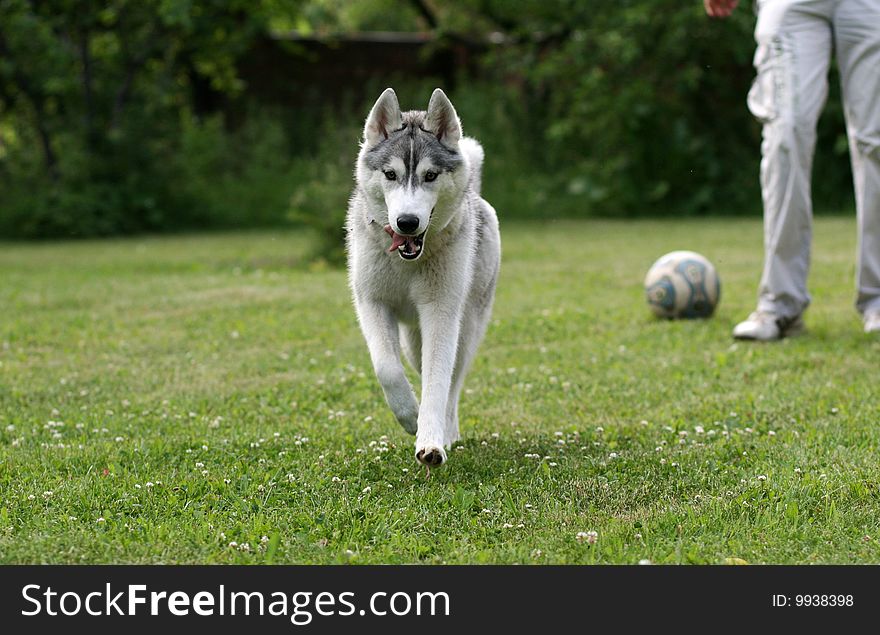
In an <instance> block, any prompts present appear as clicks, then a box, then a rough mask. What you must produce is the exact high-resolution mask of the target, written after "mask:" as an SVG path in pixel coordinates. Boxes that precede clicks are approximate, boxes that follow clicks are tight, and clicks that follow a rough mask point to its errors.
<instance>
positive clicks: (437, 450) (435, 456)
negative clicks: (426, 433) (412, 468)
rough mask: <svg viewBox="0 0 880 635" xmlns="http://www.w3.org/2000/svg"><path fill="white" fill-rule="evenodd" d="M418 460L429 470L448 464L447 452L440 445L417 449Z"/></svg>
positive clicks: (429, 445)
mask: <svg viewBox="0 0 880 635" xmlns="http://www.w3.org/2000/svg"><path fill="white" fill-rule="evenodd" d="M416 459H417V460H418V461H419V463H421V464H422V465H426V466H427V467H428V468H432V467H440V466H441V465H443V464H444V463H446V450H444V449H443V448H442V447H441V446H439V445H431V444H428V445H425V446H421V447H416Z"/></svg>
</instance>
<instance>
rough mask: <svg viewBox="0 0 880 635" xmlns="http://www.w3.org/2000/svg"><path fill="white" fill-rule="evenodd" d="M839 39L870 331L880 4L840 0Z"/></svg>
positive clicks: (879, 134) (877, 251)
mask: <svg viewBox="0 0 880 635" xmlns="http://www.w3.org/2000/svg"><path fill="white" fill-rule="evenodd" d="M834 39H835V48H836V53H837V60H838V64H839V66H840V80H841V86H842V88H843V100H844V110H845V113H846V124H847V126H846V127H847V133H848V136H849V146H850V156H851V158H852V169H853V181H854V184H855V191H856V213H857V215H858V226H859V253H858V267H857V274H856V278H857V279H856V283H857V285H858V297H857V300H856V307H857V308H858V310H859V311H860V312H862V313H863V314H864V315H865V318H866V322H865V326H866V328H867V327H869V326H870V325H869V323H868V319H869V318H870V317H872V316H870V315H869V314H873V313H875V312H880V0H841V1H840V2H839V4H838V6H837V10H836V12H835V14H834ZM878 328H880V326H878ZM872 330H873V329H872Z"/></svg>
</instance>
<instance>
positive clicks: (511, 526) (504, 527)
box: [501, 523, 513, 529]
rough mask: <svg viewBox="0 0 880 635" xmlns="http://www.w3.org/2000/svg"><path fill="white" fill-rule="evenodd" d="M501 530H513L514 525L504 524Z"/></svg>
mask: <svg viewBox="0 0 880 635" xmlns="http://www.w3.org/2000/svg"><path fill="white" fill-rule="evenodd" d="M501 528H502V529H513V525H511V524H510V523H504V524H503V525H501Z"/></svg>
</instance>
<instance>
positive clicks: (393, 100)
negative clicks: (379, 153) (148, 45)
mask: <svg viewBox="0 0 880 635" xmlns="http://www.w3.org/2000/svg"><path fill="white" fill-rule="evenodd" d="M402 125H403V119H402V118H401V116H400V104H399V103H397V94H396V93H395V92H394V89H393V88H386V89H385V92H383V93H382V94H381V95H380V96H379V99H377V100H376V103H375V104H374V105H373V109H372V110H371V111H370V115H369V116H368V117H367V123H366V125H365V126H364V141H365V142H366V145H367V147H368V148H372V147H374V146H376V145H378V144H379V143H381V142H382V141H384V140H385V139H387V138H388V135H389V134H390V133H391V132H393V131H394V130H398V129H399V128H400V127H401V126H402Z"/></svg>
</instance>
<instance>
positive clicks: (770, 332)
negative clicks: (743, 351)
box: [733, 311, 880, 342]
mask: <svg viewBox="0 0 880 635" xmlns="http://www.w3.org/2000/svg"><path fill="white" fill-rule="evenodd" d="M877 328H878V330H880V321H878V325H877ZM803 330H804V321H803V320H802V319H801V316H799V315H798V316H797V317H793V318H783V317H779V316H778V315H776V314H775V313H768V312H765V311H755V312H754V313H752V314H751V315H750V316H749V317H748V319H746V320H745V321H744V322H740V323H739V324H737V325H736V326H735V327H734V329H733V337H734V338H736V339H738V340H758V341H761V342H773V341H775V340H781V339H782V338H783V337H788V336H791V335H797V334H798V333H801V332H802V331H803Z"/></svg>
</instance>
